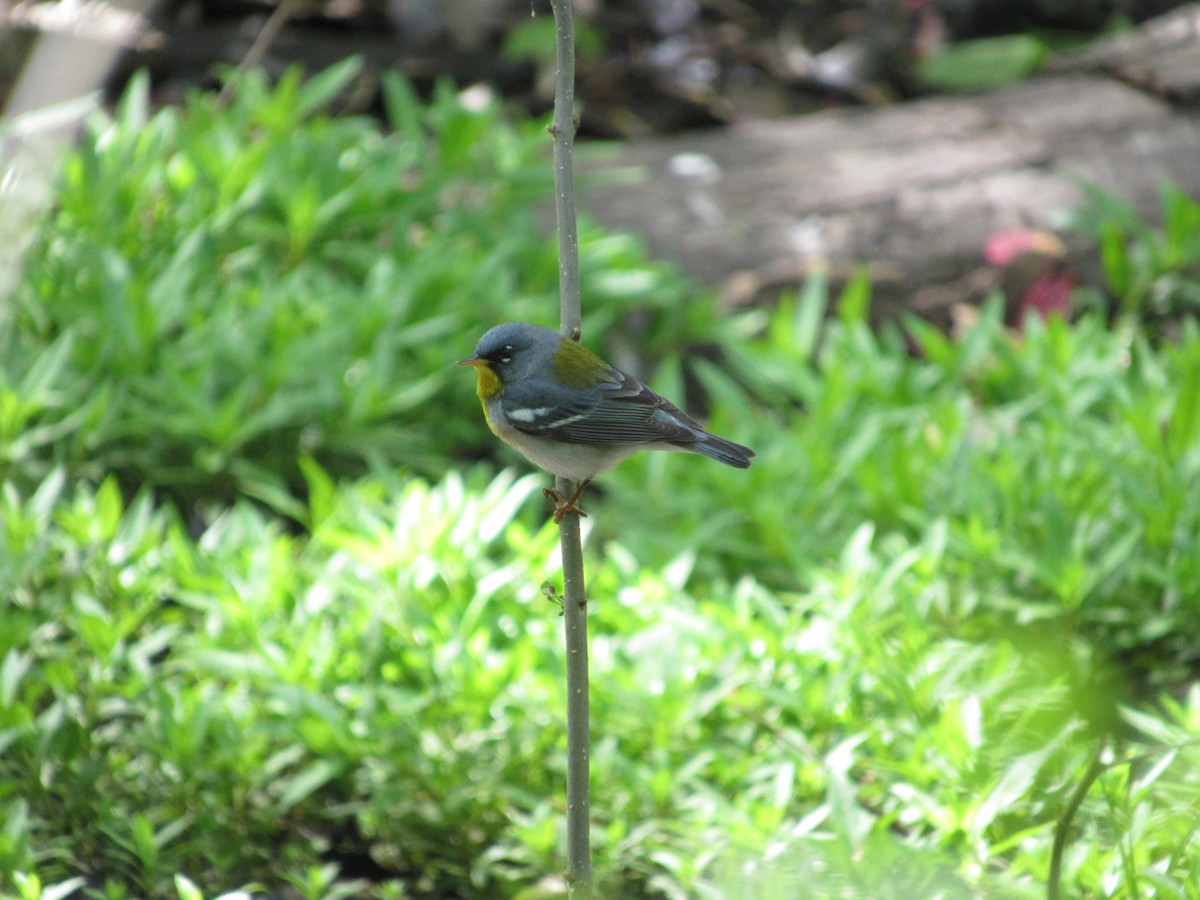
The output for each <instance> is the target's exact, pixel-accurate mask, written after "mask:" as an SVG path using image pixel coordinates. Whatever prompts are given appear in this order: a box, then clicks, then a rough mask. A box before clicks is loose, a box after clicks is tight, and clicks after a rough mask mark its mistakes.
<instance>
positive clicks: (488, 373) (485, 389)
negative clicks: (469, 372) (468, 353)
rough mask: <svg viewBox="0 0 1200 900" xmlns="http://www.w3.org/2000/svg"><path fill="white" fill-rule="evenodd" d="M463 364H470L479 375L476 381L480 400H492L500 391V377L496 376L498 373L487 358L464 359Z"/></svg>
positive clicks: (476, 389)
mask: <svg viewBox="0 0 1200 900" xmlns="http://www.w3.org/2000/svg"><path fill="white" fill-rule="evenodd" d="M463 365H466V366H470V367H471V368H472V369H474V370H475V374H476V375H477V376H478V379H477V380H476V382H475V393H476V394H478V395H479V399H480V400H490V399H491V398H492V397H495V396H496V394H498V393H499V392H500V386H501V385H500V379H499V378H497V377H496V373H495V372H493V371H492V367H491V366H489V365H488V363H487V360H485V359H472V360H463Z"/></svg>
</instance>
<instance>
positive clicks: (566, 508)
mask: <svg viewBox="0 0 1200 900" xmlns="http://www.w3.org/2000/svg"><path fill="white" fill-rule="evenodd" d="M585 486H586V483H585ZM582 493H583V488H582V487H581V488H580V489H579V490H577V491H576V492H575V493H574V494H573V495H572V496H571V498H570V499H569V500H564V499H563V495H562V494H560V493H559V492H558V491H557V490H555V489H554V488H542V494H544V495H545V497H546V499H547V500H553V501H554V524H555V525H561V524H562V520H563V519H565V518H566V517H567V516H569V515H570V516H579V517H580V518H581V519H586V518H587V513H585V512H584V511H583V510H582V509H580V508H579V507H578V505H576V501H577V500H578V499H579V495H580V494H582Z"/></svg>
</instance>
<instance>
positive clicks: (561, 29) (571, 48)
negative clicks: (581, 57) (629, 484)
mask: <svg viewBox="0 0 1200 900" xmlns="http://www.w3.org/2000/svg"><path fill="white" fill-rule="evenodd" d="M550 2H551V5H552V6H553V7H554V24H555V36H556V45H557V47H556V54H555V58H556V59H557V62H558V67H557V70H556V72H555V81H554V122H553V124H552V125H551V126H550V133H551V134H552V135H554V212H555V216H556V218H557V220H558V289H559V309H560V314H561V316H562V332H563V334H565V335H567V336H568V337H573V338H575V339H576V340H578V339H579V330H580V327H581V314H580V307H579V235H578V233H577V230H576V225H575V171H574V163H573V161H572V154H573V148H574V145H575V33H574V25H573V24H572V20H571V0H550ZM564 496H569V495H564Z"/></svg>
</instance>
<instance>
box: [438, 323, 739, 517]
mask: <svg viewBox="0 0 1200 900" xmlns="http://www.w3.org/2000/svg"><path fill="white" fill-rule="evenodd" d="M458 364H459V365H462V366H471V367H472V368H474V369H475V371H476V374H477V381H476V386H475V392H476V394H478V396H479V401H480V404H481V405H482V406H483V415H484V418H485V419H486V421H487V424H488V427H489V428H490V429H491V430H492V433H493V434H495V435H496V437H498V438H500V440H502V441H504V442H505V443H507V444H509V445H510V446H512V447H515V448H516V449H517V450H519V451H520V452H521V453H522V454H524V456H525V457H526V458H527V459H528V460H529V461H530V462H532V463H534V464H535V465H537V466H539V467H541V468H542V469H545V470H546V471H547V472H550V473H551V474H552V475H557V476H559V477H560V478H565V479H567V480H568V481H574V482H576V483H577V484H578V487H577V488H576V490H575V492H574V494H572V495H571V497H570V498H568V499H566V500H564V499H563V498H562V496H561V495H560V494H559V493H558V492H557V491H556V490H553V489H546V490H545V491H544V493H545V494H546V496H547V497H548V498H550V499H552V500H554V501H555V510H554V522H555V524H558V523H561V522H562V520H563V518H564V517H565V516H567V515H568V514H574V515H579V516H585V515H586V513H584V512H583V511H582V510H581V509H579V507H578V506H577V503H578V501H579V498H580V496H581V495H582V494H583V492H584V490H585V489H586V488H587V486H588V485H589V484H590V483H591V481H592V479H593V478H595V477H596V476H597V475H599V474H600V473H602V472H606V471H607V470H609V469H611V468H612V467H613V466H615V465H616V464H617V463H619V462H621V461H622V460H625V459H627V458H628V457H630V456H632V455H633V454H635V453H638V452H640V451H642V450H669V451H675V452H681V453H697V454H700V455H701V456H707V457H709V458H711V459H715V460H717V461H718V462H722V463H725V464H726V465H728V466H733V467H735V468H738V469H745V468H748V467H749V465H750V459H751V458H752V457H753V456H754V451H753V450H751V449H750V448H749V447H743V446H742V445H741V444H736V443H734V442H733V441H729V440H726V439H725V438H722V437H717V436H716V435H715V434H711V433H709V432H708V431H705V430H704V428H703V427H702V426H701V425H700V423H699V422H697V421H696V420H695V419H693V418H691V417H690V416H688V415H687V414H686V413H684V412H683V411H682V410H680V409H679V407H677V406H676V405H675V404H673V403H671V401H669V400H667V399H666V398H664V397H661V396H659V395H658V394H656V393H655V392H654V391H652V390H650V388H648V387H646V385H644V384H642V383H641V382H640V381H638V380H637V379H636V378H634V377H633V376H632V375H628V374H626V373H625V372H622V371H620V370H619V369H616V368H614V367H613V366H610V365H609V364H608V363H606V362H605V361H604V360H603V359H601V358H600V357H599V356H597V355H596V354H595V353H593V352H592V351H591V350H589V349H587V348H586V347H585V346H583V344H581V343H579V342H578V341H577V340H572V339H571V338H568V337H564V336H563V335H561V334H559V333H558V332H557V331H554V330H553V329H551V328H543V327H542V326H540V325H532V324H530V323H528V322H508V323H505V324H503V325H497V326H495V327H494V328H492V329H490V330H489V331H487V332H486V333H485V334H484V335H483V337H481V338H480V339H479V342H478V343H477V344H476V345H475V352H474V355H472V356H469V357H467V358H466V359H460V360H459V361H458Z"/></svg>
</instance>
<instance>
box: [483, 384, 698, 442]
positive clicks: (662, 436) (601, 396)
mask: <svg viewBox="0 0 1200 900" xmlns="http://www.w3.org/2000/svg"><path fill="white" fill-rule="evenodd" d="M504 411H505V413H507V415H508V418H509V421H510V422H511V423H512V424H513V426H514V427H516V429H517V430H518V431H522V432H524V433H525V434H529V435H535V436H538V437H545V438H550V439H551V440H559V441H570V442H572V443H580V444H642V443H645V444H654V443H658V442H660V441H661V442H667V443H673V442H681V443H693V442H694V441H695V440H696V439H697V436H698V434H697V432H699V431H701V428H700V425H699V424H698V423H697V422H695V421H693V420H692V419H691V418H689V417H688V416H687V415H686V414H684V413H683V412H681V411H680V410H679V409H678V407H676V406H675V405H674V404H673V403H671V402H670V401H668V400H666V399H664V398H663V397H660V396H659V395H658V394H656V393H654V391H652V390H650V388H648V387H646V386H645V385H644V384H642V383H641V382H640V381H638V380H637V379H636V378H633V377H632V376H630V375H626V374H625V373H624V372H620V371H617V370H616V369H613V370H611V378H610V379H609V380H608V381H605V382H603V383H601V384H600V385H598V386H597V387H596V388H594V389H593V390H591V391H588V392H586V393H585V394H582V395H580V394H579V393H578V392H574V393H573V395H572V396H571V397H570V398H569V399H567V398H566V397H562V396H560V397H559V398H558V402H555V403H553V404H547V405H542V406H535V405H533V404H532V403H530V402H523V398H522V397H521V396H520V394H519V393H517V394H515V395H513V396H508V397H505V398H504Z"/></svg>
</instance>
